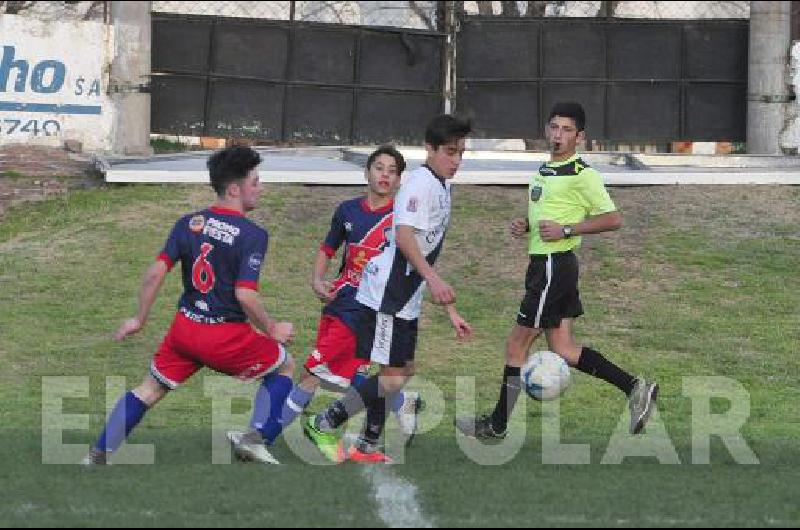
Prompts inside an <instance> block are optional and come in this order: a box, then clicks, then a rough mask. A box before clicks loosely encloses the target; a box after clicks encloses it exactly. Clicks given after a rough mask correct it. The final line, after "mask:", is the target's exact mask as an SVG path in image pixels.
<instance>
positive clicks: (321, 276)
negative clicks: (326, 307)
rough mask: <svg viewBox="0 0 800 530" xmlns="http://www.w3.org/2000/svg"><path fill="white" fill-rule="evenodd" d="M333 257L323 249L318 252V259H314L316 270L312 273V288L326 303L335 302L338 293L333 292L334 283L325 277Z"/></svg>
mask: <svg viewBox="0 0 800 530" xmlns="http://www.w3.org/2000/svg"><path fill="white" fill-rule="evenodd" d="M330 262H331V259H330V258H329V257H328V255H327V254H325V253H324V252H323V251H321V250H320V251H318V252H317V259H316V260H314V270H313V272H312V274H311V289H312V290H313V291H314V294H315V295H316V296H317V298H319V299H320V301H322V302H323V303H325V304H329V303H331V302H333V299H334V298H336V294H335V293H334V292H333V283H331V282H329V281H327V280H326V279H325V274H326V273H327V272H328V265H329V264H330Z"/></svg>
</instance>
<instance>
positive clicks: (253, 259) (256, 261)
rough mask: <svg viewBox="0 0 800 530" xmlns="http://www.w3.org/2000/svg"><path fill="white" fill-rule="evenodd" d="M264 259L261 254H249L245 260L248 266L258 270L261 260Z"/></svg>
mask: <svg viewBox="0 0 800 530" xmlns="http://www.w3.org/2000/svg"><path fill="white" fill-rule="evenodd" d="M263 260H264V256H262V255H261V254H251V255H250V259H249V260H247V264H248V265H249V266H250V268H251V269H252V270H254V271H258V270H260V269H261V262H262V261H263Z"/></svg>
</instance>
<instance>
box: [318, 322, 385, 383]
mask: <svg viewBox="0 0 800 530" xmlns="http://www.w3.org/2000/svg"><path fill="white" fill-rule="evenodd" d="M369 366H370V363H369V361H363V360H361V359H358V358H356V335H355V333H353V330H351V329H350V328H349V327H347V325H346V324H345V323H344V322H342V320H341V319H339V318H337V317H334V316H331V315H322V319H320V321H319V329H318V330H317V345H316V349H315V350H314V353H312V354H311V356H310V357H309V358H308V360H307V361H306V364H305V369H306V370H308V372H309V373H311V374H313V375H315V376H317V377H319V378H320V379H322V380H323V381H325V382H327V383H331V384H333V385H336V386H338V387H340V388H348V387H349V386H350V383H351V381H352V380H353V377H354V376H355V375H356V373H358V372H366V371H367V370H368V369H369Z"/></svg>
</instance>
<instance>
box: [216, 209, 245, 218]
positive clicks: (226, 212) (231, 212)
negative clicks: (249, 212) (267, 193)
mask: <svg viewBox="0 0 800 530" xmlns="http://www.w3.org/2000/svg"><path fill="white" fill-rule="evenodd" d="M209 211H210V212H211V213H218V214H219V215H232V216H233V217H244V214H243V213H242V212H240V211H239V210H231V209H229V208H220V207H219V206H212V207H211V208H209Z"/></svg>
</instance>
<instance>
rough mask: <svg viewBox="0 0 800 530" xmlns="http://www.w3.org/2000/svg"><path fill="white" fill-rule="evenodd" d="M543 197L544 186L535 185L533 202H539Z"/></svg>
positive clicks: (532, 193)
mask: <svg viewBox="0 0 800 530" xmlns="http://www.w3.org/2000/svg"><path fill="white" fill-rule="evenodd" d="M541 198H542V187H541V186H534V187H533V188H531V200H532V201H533V202H538V201H539V199H541Z"/></svg>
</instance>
